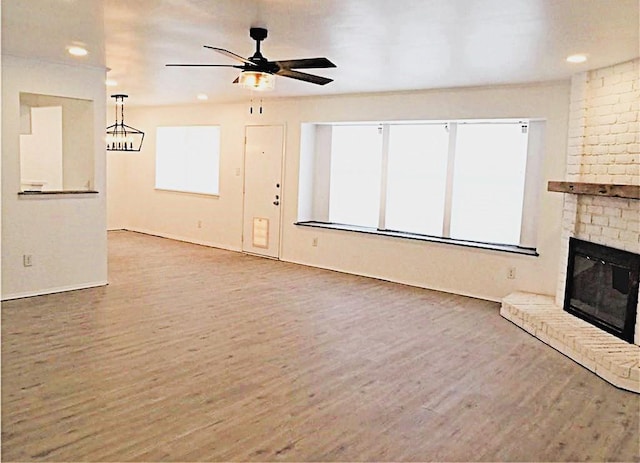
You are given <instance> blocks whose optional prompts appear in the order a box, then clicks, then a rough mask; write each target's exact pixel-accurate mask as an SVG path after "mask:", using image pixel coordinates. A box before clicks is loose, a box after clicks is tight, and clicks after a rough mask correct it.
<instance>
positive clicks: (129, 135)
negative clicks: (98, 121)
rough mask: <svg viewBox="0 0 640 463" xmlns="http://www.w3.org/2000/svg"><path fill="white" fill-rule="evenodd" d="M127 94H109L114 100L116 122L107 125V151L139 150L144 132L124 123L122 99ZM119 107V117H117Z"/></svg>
mask: <svg viewBox="0 0 640 463" xmlns="http://www.w3.org/2000/svg"><path fill="white" fill-rule="evenodd" d="M128 96H129V95H124V94H122V93H119V94H117V95H111V98H115V100H116V123H115V124H113V125H110V126H109V127H107V151H140V148H142V141H143V140H144V132H142V131H140V130H138V129H134V128H133V127H129V126H128V125H125V123H124V99H125V98H128ZM118 109H120V119H118Z"/></svg>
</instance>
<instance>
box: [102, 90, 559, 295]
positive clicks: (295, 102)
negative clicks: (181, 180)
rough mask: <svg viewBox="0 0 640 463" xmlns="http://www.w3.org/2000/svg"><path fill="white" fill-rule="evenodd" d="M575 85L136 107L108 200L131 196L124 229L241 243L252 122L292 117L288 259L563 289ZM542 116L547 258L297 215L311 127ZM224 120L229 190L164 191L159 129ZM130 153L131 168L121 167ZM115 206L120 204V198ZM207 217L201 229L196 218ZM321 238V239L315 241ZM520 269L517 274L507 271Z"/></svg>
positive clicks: (542, 223)
mask: <svg viewBox="0 0 640 463" xmlns="http://www.w3.org/2000/svg"><path fill="white" fill-rule="evenodd" d="M569 91H570V82H569V81H566V82H564V81H563V82H550V83H542V84H531V85H521V86H502V87H477V88H462V89H442V90H431V91H415V92H403V93H389V94H367V95H344V96H327V97H311V98H286V99H268V100H264V105H263V107H264V112H263V114H261V115H259V114H253V115H251V114H249V111H248V109H247V108H248V106H247V104H246V103H241V104H227V105H215V104H202V103H200V104H194V105H188V106H182V107H153V108H129V109H128V111H127V122H128V123H129V124H131V125H133V126H134V127H137V128H140V129H142V130H144V131H145V132H146V136H145V146H144V147H143V150H142V151H141V152H140V153H139V154H131V155H127V157H126V158H124V159H121V158H116V157H109V159H108V162H109V164H110V166H109V169H110V172H111V168H112V167H113V171H114V172H121V171H124V172H126V181H124V182H116V181H114V182H112V183H111V182H110V186H112V187H113V188H114V190H112V189H111V188H110V190H109V198H110V200H111V198H114V197H123V196H124V194H123V192H126V198H127V200H126V207H122V208H117V210H115V209H114V211H113V212H114V216H113V217H112V218H111V219H110V221H111V222H112V223H114V224H115V223H122V224H123V226H122V228H127V229H130V230H137V231H142V232H147V233H152V234H156V235H160V236H165V237H169V238H177V239H181V240H185V241H190V242H194V243H200V244H207V245H211V246H216V247H221V248H225V249H231V250H239V249H241V246H242V200H243V199H242V194H243V193H242V191H243V177H242V171H243V151H244V129H245V126H246V125H270V124H273V125H276V124H284V125H285V126H286V128H287V129H286V139H285V163H284V172H283V195H282V203H281V204H282V208H283V209H282V218H283V223H282V234H281V236H282V242H281V254H280V258H281V259H282V260H284V261H290V262H296V263H300V264H304V265H309V266H314V267H321V268H327V269H332V270H337V271H342V272H348V273H353V274H358V275H364V276H370V277H375V278H381V279H385V280H390V281H395V282H400V283H404V284H409V285H414V286H418V287H423V288H430V289H436V290H441V291H446V292H451V293H456V294H463V295H469V296H473V297H478V298H483V299H488V300H496V301H497V300H500V299H501V298H502V297H504V296H505V295H507V294H509V293H511V292H513V291H518V290H521V291H530V292H535V293H540V294H553V293H554V291H555V287H556V276H555V275H556V270H557V268H558V255H559V246H560V240H559V237H560V228H561V211H562V195H558V194H557V193H549V192H547V190H546V184H547V181H549V180H557V179H562V178H564V173H565V162H564V161H565V159H564V153H565V152H566V143H567V121H568V113H569ZM474 118H483V119H484V118H486V119H491V118H539V119H543V120H545V121H546V130H545V141H544V160H543V166H542V172H541V178H540V179H539V181H538V184H537V185H536V186H535V191H536V194H537V195H538V196H539V198H538V199H539V211H540V213H539V216H538V222H537V228H536V238H537V249H538V252H539V254H540V255H539V256H537V257H534V256H528V255H520V254H512V253H505V252H499V251H492V250H483V249H474V248H470V247H462V246H456V245H450V244H443V243H432V242H424V241H415V240H408V239H400V238H392V237H386V236H377V235H363V234H360V233H354V232H346V231H340V230H329V229H318V228H310V227H302V226H297V225H294V223H295V222H296V221H297V220H298V212H299V208H298V200H297V198H298V194H299V193H302V194H304V186H303V189H302V190H301V191H299V176H300V175H302V176H303V177H304V175H305V172H300V168H301V165H300V156H301V143H300V142H301V137H300V134H301V131H302V130H304V129H303V124H305V123H313V122H338V121H375V122H380V121H385V120H447V119H474ZM190 124H219V125H220V126H221V144H222V146H221V158H220V162H221V166H220V172H221V178H220V195H219V197H206V196H202V195H191V194H185V193H175V192H167V191H158V190H155V189H154V187H153V186H154V157H155V154H154V153H155V130H156V128H157V127H158V126H163V125H190ZM121 161H122V165H117V164H118V163H120V162H121ZM110 207H111V206H110ZM199 222H200V223H201V224H202V226H201V227H200V228H198V223H199ZM314 238H317V246H312V241H313V239H314ZM510 268H515V270H516V278H515V279H508V278H507V274H508V270H509V269H510Z"/></svg>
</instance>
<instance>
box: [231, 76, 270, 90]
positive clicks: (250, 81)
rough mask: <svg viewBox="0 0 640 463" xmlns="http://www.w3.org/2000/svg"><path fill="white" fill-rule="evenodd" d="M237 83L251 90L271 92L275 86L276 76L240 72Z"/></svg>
mask: <svg viewBox="0 0 640 463" xmlns="http://www.w3.org/2000/svg"><path fill="white" fill-rule="evenodd" d="M238 83H239V84H240V85H242V86H243V87H244V88H248V89H251V90H259V91H267V90H273V88H274V87H275V85H276V76H275V75H274V74H271V73H269V72H262V71H242V72H241V73H240V76H239V77H238Z"/></svg>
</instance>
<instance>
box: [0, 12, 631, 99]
mask: <svg viewBox="0 0 640 463" xmlns="http://www.w3.org/2000/svg"><path fill="white" fill-rule="evenodd" d="M639 3H640V2H639V1H638V0H2V52H3V54H5V53H7V54H12V55H19V56H31V57H37V58H41V59H45V60H51V61H62V62H72V61H74V62H77V61H80V62H82V63H84V64H88V65H104V63H106V66H107V67H108V68H110V71H109V73H108V77H109V78H111V79H114V80H116V81H117V82H118V86H117V87H110V88H108V89H107V91H108V93H128V94H129V95H130V98H129V100H128V101H127V103H128V104H132V105H153V104H176V103H190V102H194V101H196V95H197V94H198V93H205V94H207V95H208V96H209V101H215V102H230V101H238V100H245V99H246V98H247V90H243V89H241V88H238V86H237V85H233V84H232V83H231V82H232V81H233V80H234V79H235V77H236V76H237V73H238V71H237V70H235V69H230V68H229V69H227V68H219V69H216V68H171V67H165V66H164V65H165V64H166V63H175V62H183V63H216V64H236V63H234V62H231V61H230V60H229V59H228V58H226V57H225V56H222V55H219V54H217V53H215V52H214V51H212V50H208V49H205V48H203V45H211V46H216V47H221V48H225V49H228V50H231V51H233V52H235V53H237V54H239V55H242V56H246V57H248V56H250V55H252V54H253V52H254V47H255V42H253V40H252V39H250V37H249V28H250V27H251V26H261V27H266V28H267V29H268V30H269V36H268V37H267V39H266V40H265V41H264V42H263V43H262V52H263V54H264V55H265V56H266V57H267V58H268V59H271V60H283V59H294V58H309V57H319V56H326V57H327V58H329V59H330V60H331V61H333V62H334V63H335V64H336V65H337V68H336V69H321V70H317V71H316V70H309V71H308V72H311V73H317V74H319V75H323V76H327V77H330V78H333V79H335V81H334V82H332V83H330V84H328V85H326V86H323V87H321V86H316V85H313V84H308V83H304V82H299V81H296V80H293V79H287V78H283V77H278V78H277V82H276V90H275V91H273V92H271V93H269V94H268V95H265V97H284V96H299V95H328V94H341V93H362V92H382V91H404V90H414V89H429V88H443V87H458V86H477V85H494V84H511V83H524V82H536V81H545V80H557V79H567V78H569V76H570V75H571V74H573V73H576V72H579V71H582V70H585V69H593V68H598V67H602V66H607V65H610V64H614V63H618V62H622V61H626V60H629V59H632V58H635V57H637V56H639V55H640V53H639V47H640V44H639V42H640V38H639V34H638V31H639V29H640V16H639ZM74 42H75V43H82V44H84V45H85V46H87V48H88V49H89V55H88V56H86V57H84V58H81V59H78V58H71V57H70V56H68V55H67V54H66V52H65V47H66V46H68V45H69V44H71V43H74ZM572 53H586V54H588V56H589V60H588V61H587V63H585V64H580V65H575V64H573V65H572V64H569V63H567V62H566V61H565V58H566V56H567V55H569V54H572Z"/></svg>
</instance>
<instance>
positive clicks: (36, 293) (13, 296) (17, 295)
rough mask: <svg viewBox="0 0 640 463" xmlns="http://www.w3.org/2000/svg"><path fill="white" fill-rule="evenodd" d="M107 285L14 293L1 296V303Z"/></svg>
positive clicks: (102, 283)
mask: <svg viewBox="0 0 640 463" xmlns="http://www.w3.org/2000/svg"><path fill="white" fill-rule="evenodd" d="M108 284H109V282H108V281H106V280H105V281H95V282H91V283H84V284H81V285H69V286H59V287H55V288H47V289H42V290H37V291H25V292H22V293H14V294H8V295H3V296H2V301H10V300H13V299H23V298H25V297H35V296H45V295H47V294H55V293H65V292H67V291H77V290H80V289H89V288H97V287H99V286H107V285H108Z"/></svg>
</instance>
